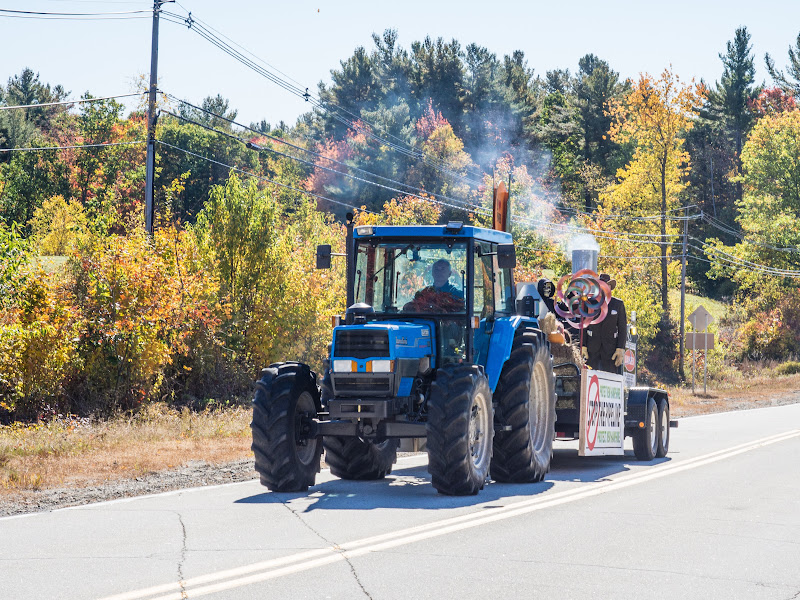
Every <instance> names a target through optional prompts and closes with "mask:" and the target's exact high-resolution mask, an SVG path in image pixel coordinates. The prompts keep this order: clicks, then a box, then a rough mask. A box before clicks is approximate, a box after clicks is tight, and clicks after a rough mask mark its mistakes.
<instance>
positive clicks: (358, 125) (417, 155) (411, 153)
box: [162, 12, 483, 186]
mask: <svg viewBox="0 0 800 600" xmlns="http://www.w3.org/2000/svg"><path fill="white" fill-rule="evenodd" d="M162 14H163V15H164V16H165V17H167V20H168V21H170V22H172V23H177V24H180V25H185V26H186V27H187V28H188V29H190V30H192V31H193V32H195V33H197V34H198V35H200V36H201V37H203V38H204V39H206V40H207V41H208V42H210V43H212V44H214V45H215V46H217V48H219V49H220V50H222V51H223V52H225V53H226V54H228V55H229V56H231V57H232V58H234V59H235V60H237V61H239V62H241V63H242V64H244V65H245V66H247V67H248V68H250V69H252V70H253V71H255V72H256V73H258V74H260V75H262V76H263V77H265V78H266V79H268V80H270V81H272V82H273V83H275V84H276V85H278V86H279V87H281V88H283V89H284V90H286V91H288V92H290V93H292V94H294V95H296V96H298V97H300V98H303V99H304V100H305V101H306V102H309V103H310V104H311V105H312V106H314V107H315V108H318V109H320V110H323V111H326V112H328V113H329V114H330V115H331V116H332V117H333V118H334V119H336V120H337V121H339V122H340V123H342V124H343V125H345V126H346V127H348V128H349V129H352V130H353V131H356V132H360V133H364V134H365V135H367V136H368V137H370V138H372V139H374V140H375V141H377V142H378V143H380V144H383V145H385V146H387V147H389V148H390V149H392V150H394V151H396V152H399V153H401V154H404V155H406V156H408V157H410V158H414V159H417V160H422V161H423V162H425V163H426V164H428V165H429V166H431V167H432V168H434V169H435V170H437V171H439V172H441V173H446V174H448V175H450V176H451V177H454V178H457V179H461V180H463V181H465V182H467V183H471V184H473V185H477V186H481V185H483V181H478V180H475V179H470V178H467V177H464V176H462V175H461V174H459V173H457V172H455V171H452V170H450V169H448V168H447V166H446V165H445V163H443V162H442V161H437V160H435V159H431V158H430V157H427V156H425V154H424V153H423V152H421V151H419V150H416V149H414V148H411V147H410V146H409V145H408V144H407V143H406V142H405V141H403V140H401V139H399V138H397V137H395V136H393V135H392V134H388V133H386V135H387V136H388V137H390V138H393V139H394V140H397V142H391V141H389V140H387V139H385V138H383V137H380V136H378V135H377V134H376V133H374V131H373V130H379V129H380V128H379V127H377V126H376V125H374V124H373V123H370V122H368V121H366V120H364V119H363V118H361V117H360V116H359V115H354V114H352V113H350V112H349V111H347V110H346V109H344V108H342V107H341V106H338V105H336V104H334V103H332V102H327V101H323V100H321V99H320V98H318V97H317V96H315V95H313V94H311V93H310V92H309V91H308V88H305V90H304V89H303V88H302V86H300V87H297V86H295V85H292V84H291V83H289V82H288V81H286V80H284V79H281V78H280V77H278V76H277V75H275V74H274V73H272V72H270V71H269V70H268V69H265V68H264V67H261V66H259V65H258V64H256V63H255V62H254V61H253V60H252V59H249V58H248V57H247V56H245V55H244V54H242V53H241V52H239V51H238V50H236V49H235V48H233V47H232V46H231V45H230V44H228V43H226V42H225V41H224V40H222V39H220V38H219V37H218V36H217V35H215V34H214V33H213V32H211V31H209V30H208V29H207V28H206V27H204V26H203V22H202V21H201V20H199V19H197V18H196V17H194V16H193V15H192V14H191V13H189V15H188V17H182V16H181V15H178V14H175V13H168V12H163V13H162ZM170 17H171V19H170ZM181 19H182V22H181V21H180V20H181ZM248 52H249V51H248ZM250 54H252V53H250ZM253 56H255V55H253ZM258 60H260V61H261V62H262V63H264V64H268V63H266V62H265V61H263V60H261V59H258ZM331 107H333V108H335V109H336V111H341V112H344V113H346V114H348V115H350V116H351V117H352V118H353V119H355V120H352V119H348V118H346V117H343V116H342V115H341V114H338V113H337V112H336V111H334V110H333V109H332V108H331ZM365 125H368V126H369V127H366V126H365Z"/></svg>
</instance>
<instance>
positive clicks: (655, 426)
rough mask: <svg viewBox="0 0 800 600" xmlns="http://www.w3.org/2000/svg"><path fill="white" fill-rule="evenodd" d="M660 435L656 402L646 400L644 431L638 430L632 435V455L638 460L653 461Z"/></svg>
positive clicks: (650, 399)
mask: <svg viewBox="0 0 800 600" xmlns="http://www.w3.org/2000/svg"><path fill="white" fill-rule="evenodd" d="M660 435H661V431H660V429H659V422H658V409H657V408H656V401H655V400H653V398H648V399H647V409H646V410H645V421H644V429H640V430H639V431H637V432H636V433H635V434H634V435H633V453H634V454H635V455H636V458H638V459H639V460H653V459H654V458H655V457H656V453H657V452H658V439H659V437H660Z"/></svg>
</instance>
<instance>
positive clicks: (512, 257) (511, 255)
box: [497, 244, 517, 269]
mask: <svg viewBox="0 0 800 600" xmlns="http://www.w3.org/2000/svg"><path fill="white" fill-rule="evenodd" d="M497 266H498V267H500V268H501V269H513V268H514V267H516V266H517V251H516V250H515V249H514V244H498V245H497Z"/></svg>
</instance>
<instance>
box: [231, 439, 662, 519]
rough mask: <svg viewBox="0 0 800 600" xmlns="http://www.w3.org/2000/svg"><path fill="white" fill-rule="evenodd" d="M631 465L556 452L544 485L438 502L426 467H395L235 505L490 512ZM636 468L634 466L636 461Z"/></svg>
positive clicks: (491, 488)
mask: <svg viewBox="0 0 800 600" xmlns="http://www.w3.org/2000/svg"><path fill="white" fill-rule="evenodd" d="M634 461H636V459H635V458H634V457H633V454H632V453H630V452H629V453H626V455H625V456H601V457H579V456H578V451H577V450H575V449H556V450H555V451H554V456H553V463H552V470H551V471H550V473H548V475H547V477H546V479H545V481H542V482H539V483H517V484H512V483H497V482H491V483H488V484H487V485H486V487H484V488H483V490H482V491H481V492H480V493H478V494H477V495H476V496H458V497H454V496H443V495H441V494H439V493H437V492H436V490H435V489H434V488H433V486H432V485H431V481H430V476H429V475H428V470H427V465H420V466H409V467H402V466H401V467H398V466H395V468H394V470H393V471H392V474H391V475H390V476H389V477H387V478H386V479H382V480H379V481H347V480H343V479H334V480H332V481H326V482H324V483H320V484H317V485H315V486H314V487H312V488H311V489H310V490H309V491H307V492H301V493H293V494H283V493H274V492H267V491H265V492H263V493H261V494H255V495H253V496H248V497H246V498H240V499H239V500H236V501H235V502H236V503H237V504H275V503H285V502H288V501H291V500H295V499H306V500H307V501H309V502H310V504H309V505H308V506H306V507H305V508H304V509H303V512H310V511H313V510H317V509H321V508H324V509H328V510H368V509H375V508H405V509H420V510H438V509H446V508H458V507H463V506H474V505H476V504H485V503H489V504H488V505H487V506H485V507H484V508H494V507H493V506H492V505H491V502H493V501H495V500H500V499H503V498H508V497H513V496H526V497H532V496H536V495H537V494H542V493H544V492H546V491H547V490H549V489H550V488H552V487H553V485H555V483H554V482H556V481H576V482H586V483H589V482H593V481H602V480H604V479H607V478H608V477H610V476H612V475H615V474H617V473H622V472H625V471H628V470H629V467H628V465H629V464H630V463H631V462H634ZM667 461H669V459H657V460H653V461H651V462H649V463H642V464H643V465H648V464H650V465H657V464H661V463H664V462H667ZM636 462H638V461H636Z"/></svg>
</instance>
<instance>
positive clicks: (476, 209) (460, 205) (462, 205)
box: [162, 109, 488, 212]
mask: <svg viewBox="0 0 800 600" xmlns="http://www.w3.org/2000/svg"><path fill="white" fill-rule="evenodd" d="M200 110H203V109H200ZM162 112H164V113H166V114H168V115H171V116H173V117H175V118H177V119H181V120H183V121H186V122H187V123H192V124H193V125H197V126H198V127H202V128H204V129H207V130H209V131H213V132H215V133H218V134H220V135H224V136H226V137H228V138H230V139H233V140H236V141H237V142H241V143H242V144H245V145H247V146H248V147H251V145H252V144H251V143H250V142H248V141H247V140H243V139H241V138H240V137H237V136H235V135H232V134H230V133H227V132H225V131H221V130H219V129H216V128H214V127H210V126H208V125H204V124H203V123H199V122H197V121H194V120H192V119H189V118H187V117H184V116H181V115H176V114H175V113H172V112H170V111H167V110H162ZM203 112H207V113H208V114H212V115H213V114H214V113H210V112H209V111H205V110H203ZM215 116H216V115H215ZM221 118H222V119H224V120H226V121H229V122H233V121H230V120H229V119H225V117H221ZM248 129H249V128H248ZM268 137H272V136H268ZM274 139H278V138H274ZM254 149H256V150H259V149H261V150H265V151H267V152H272V153H273V154H276V155H278V156H283V157H285V158H288V159H291V160H294V161H297V162H299V163H302V164H304V165H308V166H311V167H313V168H315V169H321V170H323V171H326V172H329V173H333V174H336V175H341V176H343V177H347V178H349V179H352V180H354V181H359V182H361V183H366V184H368V185H373V186H376V187H379V188H381V189H385V190H389V191H392V192H396V193H400V194H404V195H407V196H412V197H414V198H418V199H420V200H432V201H433V202H436V203H437V204H441V205H442V206H447V207H449V208H454V209H456V210H468V211H473V212H488V210H487V209H484V208H483V207H481V206H478V205H474V204H469V203H466V202H463V201H461V200H458V199H455V198H450V197H449V196H444V195H442V194H435V193H432V192H428V191H426V190H423V189H420V188H414V187H413V186H409V185H407V184H404V183H402V182H399V181H396V180H394V179H390V178H388V177H383V176H381V175H376V174H375V173H372V172H370V171H364V170H363V169H356V170H358V171H361V172H363V173H366V174H368V175H369V176H372V177H376V178H379V179H383V180H386V181H389V182H391V183H394V184H395V185H400V186H403V187H406V188H410V189H413V190H416V191H418V192H420V193H423V194H426V196H420V195H418V194H415V193H414V192H412V191H409V189H405V190H403V189H398V188H394V187H391V186H388V185H383V184H380V183H377V182H375V181H369V180H366V179H363V178H361V177H357V176H355V175H351V174H350V173H345V172H343V171H338V170H336V169H331V168H329V167H325V166H323V165H319V164H316V163H314V162H311V161H308V160H305V159H303V158H300V157H297V156H292V155H291V154H286V153H284V152H280V151H278V150H274V149H272V148H267V147H260V148H254ZM308 152H311V151H308ZM312 154H315V155H316V156H319V157H320V158H325V157H323V156H322V155H320V154H317V153H316V152H312ZM330 160H333V159H330ZM334 162H336V163H338V164H341V165H342V166H344V167H346V168H354V167H349V166H348V165H346V164H344V163H341V162H339V161H334ZM354 169H355V168H354ZM437 196H441V197H443V198H446V199H448V200H450V201H451V202H456V203H457V204H455V205H453V204H448V203H447V202H444V201H442V200H439V199H438V198H437Z"/></svg>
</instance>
